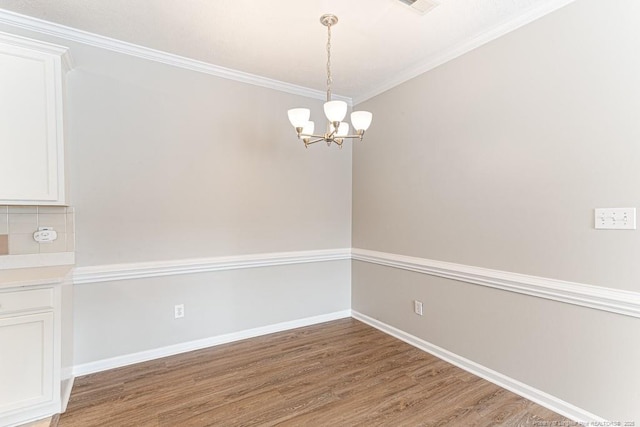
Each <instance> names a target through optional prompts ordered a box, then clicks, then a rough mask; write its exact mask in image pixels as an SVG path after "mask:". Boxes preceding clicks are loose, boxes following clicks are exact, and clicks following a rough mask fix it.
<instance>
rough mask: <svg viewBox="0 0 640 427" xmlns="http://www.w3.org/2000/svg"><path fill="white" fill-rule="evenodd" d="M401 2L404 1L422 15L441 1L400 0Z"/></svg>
mask: <svg viewBox="0 0 640 427" xmlns="http://www.w3.org/2000/svg"><path fill="white" fill-rule="evenodd" d="M398 1H399V2H400V3H404V4H406V5H407V6H409V7H411V9H413V10H414V11H416V12H418V13H419V14H420V15H424V14H426V13H427V12H429V11H430V10H431V9H433V8H434V7H436V6H438V5H439V4H440V3H439V2H437V1H436V0H398Z"/></svg>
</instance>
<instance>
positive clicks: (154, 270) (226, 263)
mask: <svg viewBox="0 0 640 427" xmlns="http://www.w3.org/2000/svg"><path fill="white" fill-rule="evenodd" d="M348 259H351V250H350V249H326V250H315V251H296V252H272V253H264V254H252V255H237V256H224V257H213V258H195V259H183V260H170V261H152V262H139V263H128V264H111V265H97V266H92V267H79V268H76V269H75V270H74V272H73V283H74V284H76V285H82V284H85V283H97V282H111V281H114V280H131V279H141V278H145V277H159V276H173V275H176V274H192V273H203V272H209V271H221V270H236V269H241V268H255V267H271V266H276V265H288V264H302V263H308V262H322V261H336V260H348Z"/></svg>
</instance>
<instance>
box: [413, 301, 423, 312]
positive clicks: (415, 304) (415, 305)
mask: <svg viewBox="0 0 640 427" xmlns="http://www.w3.org/2000/svg"><path fill="white" fill-rule="evenodd" d="M413 312H414V313H415V314H417V315H418V316H422V302H421V301H418V300H413Z"/></svg>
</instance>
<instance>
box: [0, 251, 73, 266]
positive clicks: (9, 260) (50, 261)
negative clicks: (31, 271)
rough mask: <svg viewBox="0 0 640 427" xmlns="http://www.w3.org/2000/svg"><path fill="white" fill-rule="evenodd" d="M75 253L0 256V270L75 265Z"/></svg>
mask: <svg viewBox="0 0 640 427" xmlns="http://www.w3.org/2000/svg"><path fill="white" fill-rule="evenodd" d="M75 260H76V254H75V252H52V253H43V254H26V255H3V256H0V270H6V269H14V268H29V267H53V266H57V265H73V264H75Z"/></svg>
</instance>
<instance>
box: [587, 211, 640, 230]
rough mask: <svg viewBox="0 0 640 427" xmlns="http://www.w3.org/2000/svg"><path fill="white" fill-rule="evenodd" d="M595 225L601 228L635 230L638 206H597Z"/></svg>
mask: <svg viewBox="0 0 640 427" xmlns="http://www.w3.org/2000/svg"><path fill="white" fill-rule="evenodd" d="M595 227H596V228H597V229H601V230H635V229H636V208H597V209H595Z"/></svg>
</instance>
